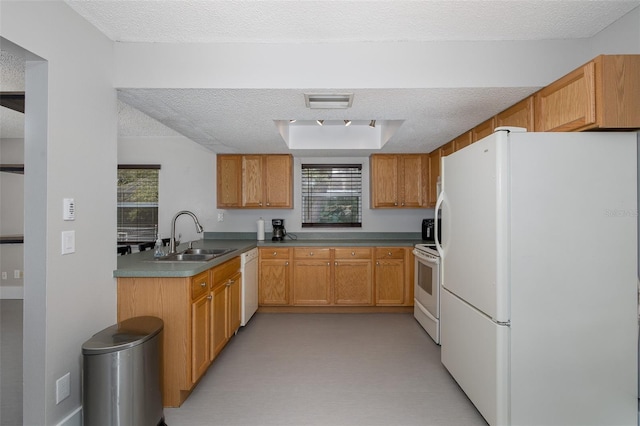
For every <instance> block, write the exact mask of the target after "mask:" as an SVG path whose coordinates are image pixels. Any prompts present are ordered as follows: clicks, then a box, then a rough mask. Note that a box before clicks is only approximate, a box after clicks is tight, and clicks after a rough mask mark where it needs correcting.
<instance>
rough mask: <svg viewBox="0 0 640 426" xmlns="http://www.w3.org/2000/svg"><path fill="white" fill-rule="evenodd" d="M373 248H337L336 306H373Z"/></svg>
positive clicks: (334, 264) (334, 297)
mask: <svg viewBox="0 0 640 426" xmlns="http://www.w3.org/2000/svg"><path fill="white" fill-rule="evenodd" d="M371 253H372V249H371V248H362V247H357V248H336V249H335V257H334V262H333V266H334V296H333V303H335V304H336V305H348V306H355V305H364V306H372V305H373V284H374V282H373V260H372V256H371Z"/></svg>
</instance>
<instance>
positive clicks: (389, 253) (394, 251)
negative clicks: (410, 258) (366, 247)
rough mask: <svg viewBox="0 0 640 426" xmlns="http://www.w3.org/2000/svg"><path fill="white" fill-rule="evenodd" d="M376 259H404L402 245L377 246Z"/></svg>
mask: <svg viewBox="0 0 640 426" xmlns="http://www.w3.org/2000/svg"><path fill="white" fill-rule="evenodd" d="M376 259H404V247H378V248H376Z"/></svg>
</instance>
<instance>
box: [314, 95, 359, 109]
mask: <svg viewBox="0 0 640 426" xmlns="http://www.w3.org/2000/svg"><path fill="white" fill-rule="evenodd" d="M304 103H305V105H306V106H307V108H311V109H344V108H351V104H352V103H353V93H345V94H339V93H338V94H328V93H323V94H313V93H305V94H304Z"/></svg>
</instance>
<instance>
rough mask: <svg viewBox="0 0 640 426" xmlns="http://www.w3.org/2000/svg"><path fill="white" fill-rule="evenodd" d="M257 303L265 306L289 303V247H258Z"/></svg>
mask: <svg viewBox="0 0 640 426" xmlns="http://www.w3.org/2000/svg"><path fill="white" fill-rule="evenodd" d="M258 271H259V286H258V288H259V293H258V303H259V304H260V305H265V306H282V305H285V306H286V305H288V304H289V280H290V278H289V277H290V266H289V249H288V248H271V247H268V248H260V249H258Z"/></svg>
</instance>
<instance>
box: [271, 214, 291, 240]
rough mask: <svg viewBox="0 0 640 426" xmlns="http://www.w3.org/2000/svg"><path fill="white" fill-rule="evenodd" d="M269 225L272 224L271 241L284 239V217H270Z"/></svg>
mask: <svg viewBox="0 0 640 426" xmlns="http://www.w3.org/2000/svg"><path fill="white" fill-rule="evenodd" d="M271 225H272V226H273V232H272V233H273V236H272V237H271V241H282V240H284V236H285V235H287V230H286V229H284V219H271Z"/></svg>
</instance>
